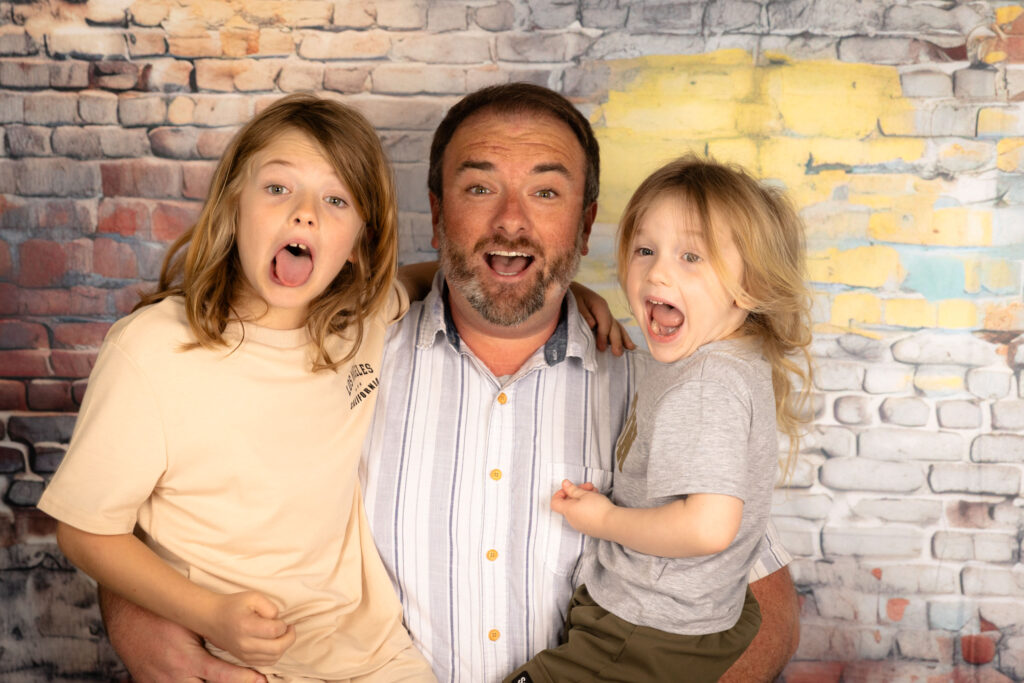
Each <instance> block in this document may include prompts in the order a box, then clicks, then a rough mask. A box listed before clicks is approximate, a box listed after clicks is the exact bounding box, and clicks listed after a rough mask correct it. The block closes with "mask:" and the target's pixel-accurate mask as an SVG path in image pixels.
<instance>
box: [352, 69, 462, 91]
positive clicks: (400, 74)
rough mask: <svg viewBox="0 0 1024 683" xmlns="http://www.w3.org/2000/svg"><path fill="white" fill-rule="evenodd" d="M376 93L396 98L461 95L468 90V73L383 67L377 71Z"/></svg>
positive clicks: (374, 76)
mask: <svg viewBox="0 0 1024 683" xmlns="http://www.w3.org/2000/svg"><path fill="white" fill-rule="evenodd" d="M372 83H373V91H374V92H377V93H385V94H392V95H406V94H420V93H432V94H442V95H449V94H460V93H465V92H467V90H466V70H465V69H463V68H461V67H454V66H433V65H423V64H381V65H380V66H378V67H376V68H375V69H374V70H373V75H372Z"/></svg>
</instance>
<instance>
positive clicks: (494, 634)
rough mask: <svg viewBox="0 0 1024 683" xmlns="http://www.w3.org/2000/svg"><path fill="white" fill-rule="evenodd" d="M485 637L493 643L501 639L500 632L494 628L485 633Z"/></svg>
mask: <svg viewBox="0 0 1024 683" xmlns="http://www.w3.org/2000/svg"><path fill="white" fill-rule="evenodd" d="M487 637H488V638H490V639H491V642H494V641H496V640H498V638H501V631H499V630H498V629H496V628H492V629H491V630H490V631H488V632H487Z"/></svg>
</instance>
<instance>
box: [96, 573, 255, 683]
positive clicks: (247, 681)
mask: <svg viewBox="0 0 1024 683" xmlns="http://www.w3.org/2000/svg"><path fill="white" fill-rule="evenodd" d="M100 609H101V611H102V612H103V621H104V623H105V624H106V627H107V635H108V637H109V638H110V644H111V645H113V647H114V650H115V651H116V652H117V654H118V655H119V656H120V657H121V661H123V662H124V664H125V666H126V667H127V668H128V672H129V673H130V674H131V676H132V679H133V680H134V681H135V683H202V682H203V681H208V682H209V683H267V679H266V678H264V677H263V675H262V674H259V673H257V672H255V671H253V670H252V669H245V668H242V667H239V666H235V665H234V664H229V663H227V662H225V661H224V660H222V659H217V658H216V657H214V656H213V655H211V654H210V653H209V652H207V651H206V648H205V647H203V641H202V639H201V638H200V637H199V636H197V635H196V634H194V633H192V632H191V631H189V630H188V629H185V628H183V627H181V626H178V625H177V624H175V623H174V622H172V621H168V620H167V619H162V618H160V617H158V616H157V615H155V614H153V613H152V612H150V611H149V610H145V609H143V608H141V607H139V606H138V605H135V604H134V603H131V602H128V601H127V600H125V599H124V598H122V597H120V596H118V595H117V594H115V593H111V592H110V591H108V590H105V589H103V588H100Z"/></svg>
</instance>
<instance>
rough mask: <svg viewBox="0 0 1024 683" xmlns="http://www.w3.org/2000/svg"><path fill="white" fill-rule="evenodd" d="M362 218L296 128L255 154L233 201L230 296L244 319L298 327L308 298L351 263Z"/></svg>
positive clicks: (314, 147)
mask: <svg viewBox="0 0 1024 683" xmlns="http://www.w3.org/2000/svg"><path fill="white" fill-rule="evenodd" d="M362 228H363V220H362V218H361V217H360V215H359V212H358V211H357V210H356V208H355V206H354V204H353V200H352V193H351V192H350V191H349V189H348V187H346V186H345V183H344V182H342V181H341V179H340V178H339V177H338V175H337V174H336V173H335V171H334V168H333V167H332V166H331V164H330V162H328V161H327V159H326V158H325V157H324V155H323V153H322V152H321V150H320V147H319V145H317V143H316V142H314V141H313V139H312V138H310V137H309V136H307V135H306V134H305V133H302V132H300V131H298V130H294V129H289V130H285V131H283V132H282V133H280V134H279V135H277V136H276V137H275V138H274V140H273V141H271V142H270V143H269V144H267V146H266V147H264V148H263V149H261V150H260V151H259V152H257V153H256V154H255V155H254V156H253V159H252V166H251V168H250V173H249V177H248V178H247V179H246V181H245V184H244V185H243V189H242V193H241V196H240V197H239V203H238V234H237V235H236V241H237V244H238V254H239V258H240V260H241V264H242V273H243V275H244V282H243V283H242V286H241V287H239V291H238V293H237V295H236V296H235V300H234V301H232V305H233V306H235V308H236V309H237V310H238V312H239V315H240V316H242V318H243V319H250V320H253V321H254V322H256V323H258V324H260V325H263V326H265V327H271V328H275V329H295V328H298V327H302V326H303V325H304V324H305V322H306V314H307V309H308V306H309V303H310V302H311V301H312V300H313V299H315V298H316V297H317V296H319V295H320V294H322V293H323V292H324V290H326V289H327V287H328V286H329V285H330V283H331V282H332V281H333V280H334V278H335V277H337V275H338V273H339V272H341V269H342V268H343V267H344V265H345V262H346V261H347V260H349V258H350V256H351V254H352V248H353V247H354V246H355V244H356V241H357V240H358V239H359V235H360V232H361V231H362Z"/></svg>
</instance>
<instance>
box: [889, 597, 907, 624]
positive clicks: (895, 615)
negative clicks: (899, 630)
mask: <svg viewBox="0 0 1024 683" xmlns="http://www.w3.org/2000/svg"><path fill="white" fill-rule="evenodd" d="M909 604H910V601H909V600H907V599H906V598H890V599H889V601H888V602H886V603H885V614H886V616H888V617H889V620H890V621H902V620H903V612H904V611H906V609H907V605H909Z"/></svg>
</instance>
